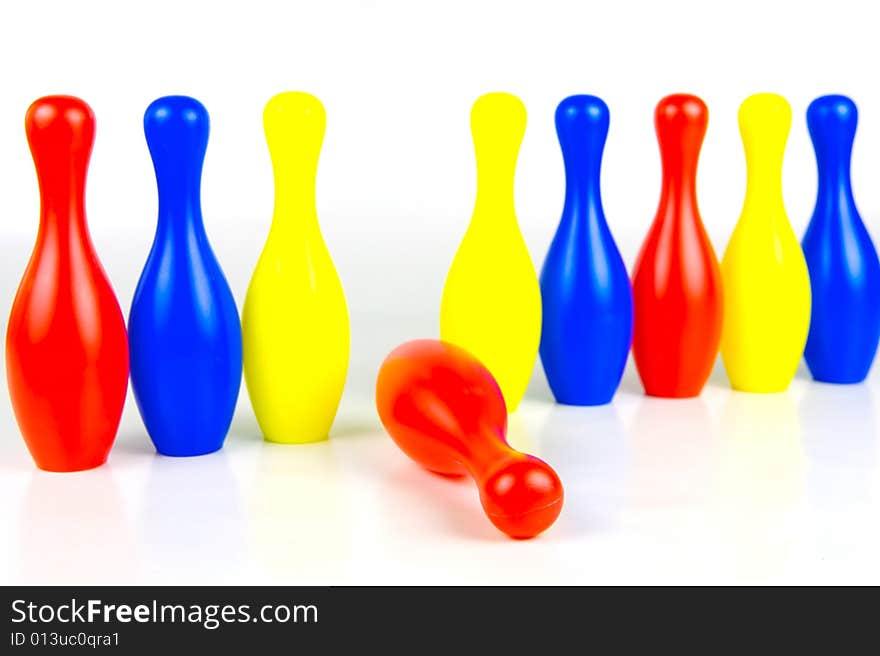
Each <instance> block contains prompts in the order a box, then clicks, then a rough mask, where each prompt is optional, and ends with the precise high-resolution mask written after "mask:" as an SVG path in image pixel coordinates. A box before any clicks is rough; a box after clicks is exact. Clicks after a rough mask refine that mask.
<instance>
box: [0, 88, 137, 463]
mask: <svg viewBox="0 0 880 656" xmlns="http://www.w3.org/2000/svg"><path fill="white" fill-rule="evenodd" d="M25 130H26V132H27V138H28V142H29V144H30V147H31V154H32V155H33V158H34V165H35V166H36V169H37V178H38V180H39V184H40V227H39V230H38V232H37V241H36V245H35V246H34V251H33V253H32V254H31V259H30V262H29V263H28V266H27V269H26V270H25V273H24V277H23V278H22V280H21V283H20V285H19V287H18V293H17V294H16V296H15V301H14V303H13V305H12V312H11V314H10V316H9V324H8V328H7V332H6V376H7V381H8V384H9V396H10V397H11V399H12V406H13V409H14V410H15V418H16V419H17V421H18V426H19V428H20V429H21V433H22V435H23V436H24V440H25V443H26V444H27V447H28V449H29V450H30V452H31V455H32V456H33V458H34V461H35V462H36V464H37V466H38V467H39V468H40V469H45V470H49V471H78V470H82V469H90V468H92V467H97V466H99V465H101V464H103V463H104V461H106V459H107V454H108V452H109V451H110V447H111V446H112V445H113V440H114V438H115V437H116V430H117V428H118V427H119V419H120V416H121V414H122V405H123V403H124V401H125V393H126V388H127V385H128V346H127V340H126V334H125V322H124V320H123V318H122V312H121V311H120V309H119V303H118V302H117V301H116V297H115V296H114V295H113V290H112V289H111V288H110V283H109V282H108V280H107V276H106V275H105V273H104V270H103V269H102V268H101V264H100V262H99V261H98V257H97V255H96V254H95V249H94V247H93V245H92V241H91V238H90V237H89V231H88V227H87V226H86V215H85V203H84V194H85V182H86V169H87V168H88V163H89V156H90V155H91V151H92V143H93V141H94V136H95V116H94V114H93V113H92V110H91V108H90V107H89V106H88V105H87V104H86V103H84V102H83V101H82V100H79V99H78V98H72V97H69V96H47V97H45V98H40V99H39V100H37V101H36V102H34V104H32V105H31V106H30V108H29V109H28V112H27V116H26V117H25Z"/></svg>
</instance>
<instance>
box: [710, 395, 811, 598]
mask: <svg viewBox="0 0 880 656" xmlns="http://www.w3.org/2000/svg"><path fill="white" fill-rule="evenodd" d="M793 395H794V390H789V391H787V392H784V393H781V394H747V393H741V392H731V393H729V395H728V397H727V400H726V402H725V404H724V408H723V411H722V413H721V418H720V427H721V430H720V435H721V440H720V445H721V446H720V451H721V462H720V468H719V471H718V479H717V487H718V502H717V505H718V507H719V508H720V509H721V510H722V511H723V512H724V515H723V517H724V522H723V523H722V524H720V525H719V529H720V535H721V536H723V539H724V540H725V541H726V542H727V543H728V544H729V546H730V549H731V553H732V558H733V565H734V567H735V568H737V569H736V570H735V571H736V572H737V573H738V574H740V575H741V576H747V575H748V576H753V577H756V578H757V579H758V580H759V581H762V582H763V581H768V582H772V581H774V580H776V579H778V578H779V577H780V576H781V575H782V574H784V572H785V568H786V567H787V566H788V561H789V558H790V555H791V554H792V553H794V552H795V551H796V550H797V549H799V548H800V545H799V544H798V539H797V530H798V528H799V526H800V523H799V522H801V521H802V518H801V516H800V513H799V510H800V508H799V503H800V501H801V499H802V498H803V491H804V476H805V465H806V463H805V457H804V451H803V443H802V438H801V429H800V422H799V420H798V415H797V407H796V404H795V400H794V398H793Z"/></svg>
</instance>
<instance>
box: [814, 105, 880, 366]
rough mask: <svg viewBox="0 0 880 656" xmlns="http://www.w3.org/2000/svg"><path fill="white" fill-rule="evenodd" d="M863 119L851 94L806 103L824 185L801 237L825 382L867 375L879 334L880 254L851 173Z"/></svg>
mask: <svg viewBox="0 0 880 656" xmlns="http://www.w3.org/2000/svg"><path fill="white" fill-rule="evenodd" d="M857 123H858V110H857V109H856V105H855V103H854V102H853V101H852V100H850V99H849V98H847V97H845V96H823V97H822V98H817V99H816V100H814V101H813V102H812V103H811V104H810V107H809V109H808V110H807V124H808V126H809V129H810V137H811V138H812V140H813V148H814V149H815V151H816V163H817V165H818V169H819V192H818V196H817V198H816V208H815V210H814V211H813V217H812V218H811V219H810V225H809V226H808V227H807V232H806V234H805V235H804V239H803V244H802V245H803V251H804V257H805V258H806V261H807V268H808V269H809V271H810V286H811V292H812V318H811V320H810V332H809V335H808V336H807V345H806V348H805V350H804V357H805V359H806V361H807V366H808V367H809V368H810V372H811V373H812V374H813V378H815V379H816V380H818V381H822V382H826V383H859V382H861V381H863V380H864V379H865V377H866V376H867V375H868V371H869V370H870V368H871V363H872V362H873V361H874V355H875V354H876V352H877V343H878V340H880V262H878V260H877V251H876V250H875V248H874V243H873V242H872V241H871V236H870V235H869V234H868V230H867V229H866V228H865V224H864V223H863V222H862V218H861V216H859V211H858V209H856V204H855V200H854V198H853V191H852V182H851V180H850V159H851V157H852V146H853V140H854V138H855V133H856V124H857Z"/></svg>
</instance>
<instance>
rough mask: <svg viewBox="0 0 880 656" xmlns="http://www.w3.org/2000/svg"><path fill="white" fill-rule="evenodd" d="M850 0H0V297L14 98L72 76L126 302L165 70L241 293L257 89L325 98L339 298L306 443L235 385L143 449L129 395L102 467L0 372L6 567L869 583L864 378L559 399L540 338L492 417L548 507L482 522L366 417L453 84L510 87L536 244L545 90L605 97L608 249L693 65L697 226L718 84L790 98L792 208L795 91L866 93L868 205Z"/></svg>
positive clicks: (426, 237) (544, 232)
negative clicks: (202, 429)
mask: <svg viewBox="0 0 880 656" xmlns="http://www.w3.org/2000/svg"><path fill="white" fill-rule="evenodd" d="M874 13H875V12H874V10H873V7H872V5H871V3H868V2H855V1H846V0H838V1H837V2H834V3H829V2H827V0H826V1H824V2H771V1H769V0H760V1H757V2H755V1H752V0H741V1H740V2H737V3H734V4H733V5H730V6H724V5H723V4H718V3H708V2H699V1H693V2H685V1H674V0H668V1H666V2H647V1H645V2H587V1H583V0H581V1H579V2H552V1H549V0H544V1H542V2H513V1H511V0H507V1H505V2H461V3H457V2H452V1H447V2H442V3H417V2H403V1H400V2H381V1H374V2H366V1H364V2H354V1H349V2H312V3H303V2H284V3H282V2H277V3H270V2H260V1H256V0H250V1H248V2H236V3H228V4H226V3H220V2H189V3H184V2H180V1H179V0H177V1H171V2H167V1H164V0H152V1H151V2H148V3H140V4H133V3H122V2H80V3H68V2H54V1H50V0H43V1H41V2H34V3H28V2H4V3H2V5H0V62H2V65H0V89H2V94H0V249H2V252H0V276H2V277H0V314H2V316H3V317H4V320H5V317H6V316H7V315H8V309H9V306H10V305H11V302H12V299H13V296H14V293H15V289H16V286H17V284H18V280H19V278H20V276H21V273H22V271H23V270H24V267H25V264H26V261H27V257H28V254H29V252H30V249H31V247H32V244H33V240H34V236H35V234H36V227H37V219H38V213H39V207H38V195H37V185H36V178H35V175H34V171H33V166H32V163H31V160H30V155H29V151H28V147H27V143H26V140H25V134H24V130H23V118H24V113H25V110H26V109H27V107H28V105H29V103H30V102H31V101H33V100H34V99H35V98H37V97H39V96H42V95H45V94H49V93H70V94H75V95H78V96H80V97H82V98H84V99H85V100H86V101H87V102H89V103H90V104H91V106H92V107H93V108H94V110H95V113H96V115H97V121H98V129H97V140H96V144H95V150H94V156H93V160H92V165H91V169H90V176H89V183H88V193H87V210H88V216H89V222H90V225H91V230H92V236H93V238H94V241H95V243H96V245H97V249H98V252H99V255H100V257H101V259H102V261H103V263H104V265H105V268H106V269H107V271H108V273H109V276H110V278H111V280H112V283H113V285H114V287H115V289H116V291H117V293H118V295H119V299H120V303H121V305H122V307H123V310H124V312H125V313H126V314H127V312H128V307H129V305H130V302H131V297H132V294H133V291H134V288H135V285H136V283H137V278H138V275H139V273H140V268H141V267H142V265H143V262H144V260H145V258H146V255H147V252H148V250H149V247H150V244H151V241H152V234H153V230H154V227H155V220H156V208H157V201H156V191H155V181H154V177H153V171H152V165H151V162H150V158H149V154H148V151H147V147H146V144H145V142H144V137H143V129H142V116H143V112H144V110H145V109H146V107H147V105H148V104H149V103H150V102H151V101H152V100H153V99H154V98H156V97H158V96H161V95H165V94H171V93H183V94H188V95H192V96H195V97H196V98H198V99H200V100H201V101H202V102H203V103H204V104H205V105H206V107H207V108H208V111H209V112H210V115H211V140H210V143H209V147H208V154H207V161H206V163H205V170H204V183H203V208H204V214H205V220H206V225H207V230H208V233H209V237H210V239H211V242H212V244H213V246H214V248H215V251H216V253H217V255H218V257H219V259H220V262H221V265H222V266H223V267H224V269H225V271H226V274H227V276H228V278H229V280H230V283H231V285H232V288H233V291H234V293H235V295H236V299H237V301H238V302H239V307H240V306H241V301H242V300H243V297H244V293H245V290H246V288H247V283H248V279H249V276H250V273H251V271H252V268H253V266H254V264H255V262H256V259H257V257H258V255H259V252H260V248H261V245H262V241H263V239H264V238H265V235H266V233H267V230H268V226H269V219H270V216H271V211H272V177H271V169H270V161H269V156H268V152H267V149H266V145H265V141H264V137H263V132H262V125H261V113H262V108H263V105H264V104H265V102H266V101H267V100H268V99H269V98H270V97H271V96H272V95H273V94H275V93H277V92H279V91H283V90H306V91H310V92H312V93H314V94H315V95H317V96H318V97H319V98H321V100H322V101H323V102H324V105H325V107H326V110H327V120H328V123H327V134H326V139H325V145H324V150H323V154H322V157H321V164H320V170H319V180H318V207H319V214H320V218H321V222H322V226H323V230H324V235H325V237H326V240H327V242H328V245H329V247H330V249H331V251H332V253H333V255H334V258H335V261H336V263H337V267H338V269H339V272H340V275H341V277H342V280H343V283H344V284H345V287H346V291H347V296H348V302H349V307H350V312H351V319H352V359H351V367H350V375H349V381H348V385H347V388H346V393H345V396H344V399H343V402H342V405H341V408H340V411H339V415H338V418H337V422H336V424H335V426H334V430H333V432H332V435H331V440H330V442H328V443H323V444H318V445H308V446H290V447H285V446H275V445H267V444H264V443H263V442H262V441H261V440H260V438H259V433H258V430H257V427H256V423H255V421H254V419H253V416H252V413H251V410H250V406H249V403H248V400H247V395H246V391H245V389H244V387H242V397H241V403H240V406H239V411H238V413H237V416H236V419H235V421H234V425H233V429H232V431H231V434H230V436H229V438H228V440H227V443H226V448H224V450H223V451H222V452H220V453H218V454H215V455H211V456H206V457H202V458H195V459H184V460H175V459H168V458H162V457H159V456H156V455H155V452H154V451H153V449H152V446H151V444H150V442H149V439H148V437H147V435H146V433H145V432H144V429H143V427H142V424H141V423H140V419H139V417H138V415H137V411H136V408H135V407H134V404H133V402H131V401H132V400H131V398H129V403H128V404H127V406H126V411H125V416H124V419H123V424H122V427H121V429H120V434H119V438H118V440H117V443H116V446H115V448H114V450H113V452H112V453H111V457H110V461H109V464H108V465H107V466H105V467H103V468H101V469H99V470H95V471H92V472H87V473H81V474H72V475H57V474H47V473H42V472H38V471H36V469H35V468H34V466H33V465H32V462H31V460H30V458H29V456H28V454H27V452H26V450H25V448H24V445H23V443H22V441H21V438H20V436H19V434H18V431H17V428H16V426H15V423H14V420H13V418H12V411H11V407H10V406H9V402H8V400H7V397H6V395H2V401H0V498H2V500H3V501H2V503H0V527H2V528H0V581H2V582H7V583H11V582H20V583H68V582H69V583H99V582H104V583H135V582H146V583H224V582H238V583H291V584H306V583H309V584H339V583H380V584H382V583H520V582H524V583H541V582H545V583H652V582H666V583H700V582H748V583H760V582H873V583H878V582H880V564H878V563H880V559H878V558H877V553H880V551H878V547H880V528H878V522H877V517H878V510H880V484H878V483H880V476H878V439H877V429H876V420H875V418H874V412H875V411H874V406H875V404H876V401H877V396H878V393H880V387H878V381H877V375H876V374H875V373H872V375H871V378H870V381H869V384H867V385H862V386H855V387H849V388H836V387H833V386H823V385H818V384H815V383H812V382H810V381H809V379H808V377H807V376H806V375H805V373H803V372H802V373H800V374H799V376H798V378H797V379H796V381H795V383H794V384H793V386H792V389H791V390H790V391H789V392H788V393H786V394H781V395H775V396H764V397H762V396H751V395H745V394H734V393H731V392H730V391H729V388H728V387H727V381H726V378H725V376H724V373H723V370H721V368H720V366H719V369H718V371H716V375H715V376H713V380H712V381H711V383H710V385H709V387H708V388H707V389H706V392H705V393H704V395H703V397H702V398H701V399H697V400H690V401H660V400H651V399H646V398H644V397H643V396H642V395H641V388H640V385H639V383H638V380H637V378H636V377H635V375H634V372H633V371H632V368H630V370H629V371H628V373H627V376H626V378H625V380H624V383H623V386H622V389H621V392H620V393H619V394H618V396H617V398H616V399H615V401H614V403H613V404H612V405H610V406H607V407H603V408H592V409H588V408H583V409H572V408H564V407H559V406H554V405H553V403H552V398H551V397H550V395H549V392H548V391H547V387H546V383H545V382H544V379H543V374H542V373H541V370H540V365H538V366H536V369H535V376H534V379H533V384H532V386H531V388H530V391H529V394H528V397H527V399H526V402H525V403H524V405H523V407H522V409H521V410H520V411H518V412H517V413H516V414H515V415H514V416H512V418H511V431H510V432H511V435H510V439H511V442H512V443H513V444H514V445H516V446H518V447H521V448H523V449H526V450H530V451H531V452H533V453H536V454H538V455H540V456H541V457H543V458H545V459H546V460H548V461H549V462H550V463H551V464H553V465H554V466H555V467H556V468H557V470H558V471H559V473H560V476H561V477H562V479H563V482H564V484H565V488H566V505H565V508H564V510H563V514H562V516H561V517H560V519H559V521H558V522H557V524H556V525H555V526H554V527H553V528H551V529H550V530H549V531H548V532H547V533H546V534H544V535H543V536H541V537H540V538H538V539H536V540H533V541H531V542H524V543H523V542H513V541H510V540H508V539H506V538H505V537H504V536H503V535H501V534H500V533H498V532H497V531H496V530H495V529H494V528H493V527H492V526H491V525H490V524H489V522H488V520H486V519H485V517H484V516H483V515H482V513H481V510H480V508H479V504H478V501H477V498H476V493H475V490H474V488H473V486H472V485H471V484H470V483H469V482H467V481H463V482H460V483H458V484H457V483H454V482H450V481H447V480H440V479H438V478H436V477H433V476H432V475H430V474H427V473H425V472H423V471H421V470H420V469H419V468H418V467H416V466H415V465H414V464H412V463H411V462H410V461H408V460H407V459H406V458H405V457H404V456H403V454H402V453H400V452H399V451H398V450H397V449H396V447H395V446H394V444H393V443H392V442H391V440H390V439H389V438H388V437H387V436H385V435H384V433H383V432H382V430H381V428H380V426H379V425H378V421H377V418H376V416H375V411H374V409H373V405H372V404H373V399H372V385H373V381H374V378H375V374H376V371H377V369H378V366H379V363H380V362H381V359H382V357H383V356H384V354H385V353H386V352H387V351H388V350H390V349H391V348H392V347H393V346H395V345H396V344H398V343H399V342H401V341H404V340H407V339H411V338H415V337H423V336H436V335H437V331H438V328H437V313H438V306H439V299H440V292H441V288H442V284H443V280H444V277H445V273H446V269H447V267H448V265H449V263H450V261H451V259H452V256H453V254H454V251H455V247H456V244H457V242H458V240H459V239H460V237H461V235H462V233H463V232H464V230H465V227H466V225H467V222H468V220H469V218H470V212H471V209H472V202H473V197H474V177H475V176H474V163H473V150H472V143H471V138H470V132H469V119H468V117H469V111H470V106H471V103H472V102H473V101H474V99H475V98H476V97H477V96H478V95H480V94H481V93H484V92H487V91H495V90H505V91H510V92H512V93H515V94H517V95H519V97H520V98H522V100H523V101H524V102H525V104H526V107H527V109H528V112H529V123H528V127H527V130H526V135H525V140H524V143H523V146H522V150H521V154H520V159H519V166H518V170H517V181H516V201H517V210H518V214H519V218H520V223H521V226H522V230H523V232H524V234H525V237H526V240H527V242H528V244H529V247H530V249H531V252H532V255H533V258H534V260H535V263H536V266H537V267H540V264H541V262H542V260H543V257H544V253H545V252H546V249H547V247H548V245H549V242H550V240H551V238H552V236H553V232H554V230H555V226H556V223H557V221H558V219H559V214H560V210H561V207H562V200H563V192H564V179H563V168H562V160H561V156H560V154H559V148H558V144H557V142H556V136H555V131H554V124H553V112H554V109H555V106H556V104H557V103H558V102H559V101H560V100H562V98H564V97H565V96H567V95H569V94H573V93H593V94H596V95H599V96H601V97H602V98H604V99H605V101H606V102H607V103H608V105H609V107H610V109H611V130H610V135H609V139H608V144H607V149H606V155H605V160H604V168H603V174H602V187H603V197H604V202H605V210H606V214H607V216H608V219H609V222H610V224H611V228H612V230H613V232H614V234H615V236H616V238H617V240H618V244H619V246H620V248H621V251H622V252H623V254H624V258H625V259H626V261H627V264H628V266H630V267H631V265H632V263H633V260H634V259H635V256H636V253H637V250H638V247H639V244H640V242H641V239H642V237H643V236H644V234H645V232H646V230H647V228H648V226H649V224H650V222H651V220H652V218H653V215H654V211H655V209H656V203H657V199H658V196H659V181H660V168H659V156H658V153H657V146H656V140H655V136H654V132H653V109H654V106H655V104H656V103H657V101H658V100H659V99H660V98H661V97H662V96H664V95H666V94H668V93H673V92H679V91H683V92H691V93H696V94H698V95H700V96H701V97H703V99H704V100H705V101H706V102H707V104H708V106H709V110H710V120H709V129H708V134H707V136H706V141H705V145H704V148H703V154H702V158H701V164H700V171H699V195H700V205H701V210H702V215H703V218H704V221H705V223H706V226H707V228H708V230H709V233H710V235H711V237H712V239H713V242H714V244H715V247H716V250H717V251H718V253H719V256H720V254H721V253H722V252H723V248H724V246H725V244H726V242H727V239H728V237H729V235H730V233H731V231H732V229H733V225H734V223H735V221H736V218H737V216H738V213H739V210H740V206H741V202H742V195H743V186H744V180H745V172H744V162H743V155H742V146H741V143H740V140H739V133H738V130H737V124H736V112H737V109H738V106H739V103H740V102H741V101H742V100H743V99H744V98H745V97H746V96H747V95H749V94H751V93H754V92H758V91H775V92H777V93H781V94H783V95H784V96H786V97H787V98H788V99H789V101H790V102H791V104H792V107H793V110H794V121H793V125H792V132H791V137H790V140H789V146H788V150H787V153H786V160H785V171H784V183H785V199H786V204H787V208H788V211H789V215H790V217H791V220H792V224H793V225H794V228H795V230H796V232H797V233H798V234H802V232H803V230H804V228H805V226H806V222H807V220H808V219H809V216H810V213H811V211H812V205H813V202H814V199H815V186H816V173H815V164H814V159H813V154H812V149H811V146H810V142H809V137H808V134H807V129H806V123H805V119H804V113H805V110H806V107H807V105H808V103H809V102H810V101H811V100H812V99H813V98H814V97H816V96H818V95H821V94H825V93H833V92H837V93H846V94H848V95H850V96H851V97H852V98H854V99H855V100H856V102H857V104H858V106H859V109H860V113H861V123H860V126H859V132H858V135H857V140H856V147H855V153H854V161H853V176H854V185H855V192H856V198H857V202H858V203H859V206H860V208H861V212H862V215H863V216H864V218H865V220H866V222H867V223H868V226H869V229H871V230H873V231H875V232H876V231H877V229H878V227H880V225H878V224H880V185H878V184H877V180H878V175H880V85H878V83H877V73H876V63H877V62H878V61H880V57H878V45H877V44H878V41H877V38H876V25H877V20H876V16H875V15H874Z"/></svg>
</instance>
